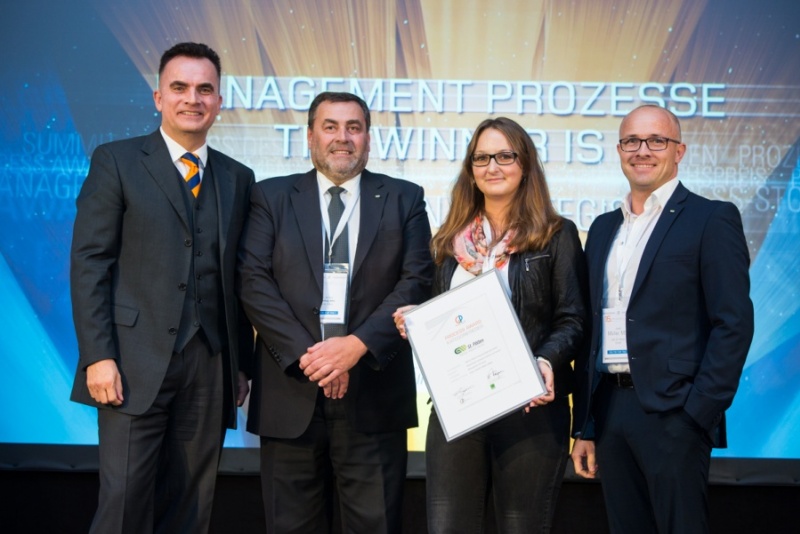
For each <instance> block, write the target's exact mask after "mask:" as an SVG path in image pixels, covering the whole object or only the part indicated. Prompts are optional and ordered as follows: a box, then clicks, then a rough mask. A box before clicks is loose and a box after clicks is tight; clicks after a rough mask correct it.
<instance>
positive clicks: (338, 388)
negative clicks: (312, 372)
mask: <svg viewBox="0 0 800 534" xmlns="http://www.w3.org/2000/svg"><path fill="white" fill-rule="evenodd" d="M349 385H350V373H348V372H347V371H345V372H344V373H342V374H340V375H339V376H337V377H336V378H334V379H333V380H331V381H330V382H328V384H327V385H325V386H323V388H322V392H323V393H324V394H325V396H326V397H328V398H329V399H341V398H344V394H345V393H347V387H348V386H349Z"/></svg>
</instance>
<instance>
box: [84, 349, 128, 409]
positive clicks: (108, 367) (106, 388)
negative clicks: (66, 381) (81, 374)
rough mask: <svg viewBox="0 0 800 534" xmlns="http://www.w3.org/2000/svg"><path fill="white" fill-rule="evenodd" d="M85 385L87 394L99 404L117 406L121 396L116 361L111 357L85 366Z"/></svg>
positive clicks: (120, 381)
mask: <svg viewBox="0 0 800 534" xmlns="http://www.w3.org/2000/svg"><path fill="white" fill-rule="evenodd" d="M86 387H87V388H89V394H90V395H91V396H92V398H93V399H94V400H96V401H97V402H99V403H100V404H111V405H112V406H119V405H120V404H122V401H123V400H124V398H123V396H122V376H121V375H120V374H119V369H118V368H117V362H116V361H115V360H113V359H111V358H109V359H107V360H100V361H99V362H95V363H93V364H92V365H90V366H88V367H87V368H86Z"/></svg>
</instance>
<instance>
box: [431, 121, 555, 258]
mask: <svg viewBox="0 0 800 534" xmlns="http://www.w3.org/2000/svg"><path fill="white" fill-rule="evenodd" d="M490 128H492V129H495V130H497V131H499V132H500V133H502V134H503V135H504V136H505V137H506V139H507V140H508V142H509V144H510V145H511V150H512V151H513V152H516V153H517V162H518V163H519V165H520V166H521V167H522V181H521V182H520V185H519V189H517V192H516V194H515V195H514V198H513V200H512V201H511V208H510V211H509V214H508V218H507V222H508V229H509V230H510V229H513V230H514V237H513V239H512V240H511V242H510V243H509V246H510V247H512V248H513V250H514V251H515V252H521V251H525V250H539V249H542V248H543V247H544V246H545V245H546V244H547V243H548V242H549V241H550V239H551V238H552V237H553V234H555V233H556V232H557V231H558V229H559V228H561V222H562V220H561V217H559V216H558V214H557V213H556V210H555V208H553V204H552V202H551V200H550V191H549V190H548V188H547V182H546V181H545V177H544V169H543V168H542V163H541V161H539V154H538V152H537V151H536V147H535V146H534V144H533V141H531V138H530V136H529V135H528V133H527V132H526V131H525V130H524V129H523V128H522V126H520V125H519V124H517V123H516V122H514V121H513V120H511V119H508V118H506V117H498V118H496V119H486V120H485V121H483V122H482V123H480V124H479V125H478V127H477V128H476V129H475V133H474V134H473V136H472V139H471V140H470V142H469V146H468V147H467V154H466V155H465V156H464V161H463V163H462V164H461V172H459V174H458V178H457V179H456V183H455V185H453V191H452V193H451V198H450V211H449V212H448V213H447V217H446V218H445V220H444V223H442V226H441V227H440V228H439V230H438V232H436V235H435V236H434V237H433V240H432V241H431V252H432V253H433V257H434V258H435V259H436V263H438V264H441V263H442V262H443V261H444V259H445V258H446V257H448V256H452V255H453V238H454V237H455V236H456V235H458V234H459V233H460V232H461V231H462V230H464V228H466V226H467V225H468V224H469V223H471V222H472V221H473V220H474V219H475V217H477V216H478V215H481V214H483V212H484V198H483V193H481V191H480V190H479V189H478V187H477V186H476V185H475V176H474V175H473V173H472V155H473V154H474V152H475V147H476V146H477V144H478V139H480V136H481V134H482V133H483V132H484V131H486V130H488V129H490ZM498 237H500V236H495V238H498Z"/></svg>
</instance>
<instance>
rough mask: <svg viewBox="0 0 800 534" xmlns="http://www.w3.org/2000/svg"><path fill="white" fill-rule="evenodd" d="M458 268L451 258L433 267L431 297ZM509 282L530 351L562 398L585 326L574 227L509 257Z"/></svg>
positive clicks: (581, 263)
mask: <svg viewBox="0 0 800 534" xmlns="http://www.w3.org/2000/svg"><path fill="white" fill-rule="evenodd" d="M457 266H458V263H457V262H456V260H455V258H453V257H450V258H447V259H446V260H445V261H444V262H443V263H442V264H441V265H439V266H437V269H436V275H435V278H434V283H433V293H434V296H436V295H439V294H441V293H444V292H445V291H447V290H448V289H450V281H451V280H452V279H453V273H454V272H455V270H456V267H457ZM508 282H509V285H510V286H511V303H512V305H513V307H514V310H515V311H516V312H517V317H519V322H520V324H521V325H522V329H523V331H524V332H525V335H526V337H527V339H528V344H529V345H530V347H531V351H532V352H533V354H534V355H535V356H537V357H542V358H545V359H546V360H548V361H549V362H550V363H551V364H552V366H553V372H554V374H555V386H556V396H559V397H566V396H567V395H569V394H570V393H571V392H572V389H573V387H574V383H575V378H574V376H573V370H572V365H571V364H572V361H573V360H574V359H575V355H576V354H577V352H578V350H579V349H580V346H581V343H582V342H583V335H584V330H585V329H586V328H587V327H586V306H585V300H584V299H585V295H586V294H587V291H586V287H587V275H586V259H585V258H584V255H583V249H582V248H581V242H580V239H579V238H578V230H577V228H576V227H575V224H574V223H573V222H572V221H570V220H568V219H564V220H563V225H562V227H561V229H560V230H559V231H558V232H556V234H555V235H554V236H553V238H552V239H551V240H550V242H549V243H548V244H547V245H546V246H545V247H544V248H543V249H542V250H537V251H526V252H519V253H515V254H512V255H511V258H510V260H509V265H508Z"/></svg>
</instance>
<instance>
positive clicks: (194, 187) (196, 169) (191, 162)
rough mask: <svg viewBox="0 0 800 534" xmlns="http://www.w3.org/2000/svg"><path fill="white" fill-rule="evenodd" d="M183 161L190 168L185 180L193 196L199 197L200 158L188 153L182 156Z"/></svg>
mask: <svg viewBox="0 0 800 534" xmlns="http://www.w3.org/2000/svg"><path fill="white" fill-rule="evenodd" d="M181 161H182V162H183V163H184V164H186V166H187V167H188V168H189V170H188V171H186V176H184V177H183V179H184V180H186V184H187V185H188V186H189V189H190V190H191V192H192V194H193V195H194V196H195V197H197V195H199V194H200V158H199V157H198V156H197V155H196V154H192V153H191V152H187V153H186V154H184V155H183V156H181Z"/></svg>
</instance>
